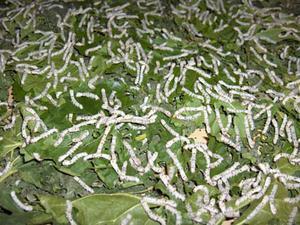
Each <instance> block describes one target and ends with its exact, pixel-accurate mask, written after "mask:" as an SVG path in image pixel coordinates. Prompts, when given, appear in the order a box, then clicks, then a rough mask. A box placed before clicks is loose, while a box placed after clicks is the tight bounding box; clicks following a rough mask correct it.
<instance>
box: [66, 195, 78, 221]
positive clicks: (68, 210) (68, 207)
mask: <svg viewBox="0 0 300 225" xmlns="http://www.w3.org/2000/svg"><path fill="white" fill-rule="evenodd" d="M72 208H73V205H72V202H71V201H70V200H67V201H66V217H67V220H68V221H69V223H70V225H77V223H76V222H75V220H74V219H73V216H72Z"/></svg>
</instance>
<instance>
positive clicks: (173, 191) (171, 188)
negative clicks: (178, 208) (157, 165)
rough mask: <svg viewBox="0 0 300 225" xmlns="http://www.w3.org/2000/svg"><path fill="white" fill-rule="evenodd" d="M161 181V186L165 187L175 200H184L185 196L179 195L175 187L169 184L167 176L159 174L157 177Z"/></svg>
mask: <svg viewBox="0 0 300 225" xmlns="http://www.w3.org/2000/svg"><path fill="white" fill-rule="evenodd" d="M159 177H160V179H161V181H162V182H163V184H164V185H165V186H166V188H167V189H168V191H169V192H170V194H171V195H173V196H174V197H175V198H177V199H180V200H181V201H184V200H185V195H184V194H181V193H179V192H178V191H177V190H176V188H175V187H173V186H172V185H171V184H170V183H169V178H168V176H167V175H164V174H162V173H161V174H160V175H159Z"/></svg>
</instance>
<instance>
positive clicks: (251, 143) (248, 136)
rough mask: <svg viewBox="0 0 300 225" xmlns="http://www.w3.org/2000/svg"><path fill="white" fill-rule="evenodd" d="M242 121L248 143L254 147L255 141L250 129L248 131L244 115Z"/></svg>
mask: <svg viewBox="0 0 300 225" xmlns="http://www.w3.org/2000/svg"><path fill="white" fill-rule="evenodd" d="M244 123H245V131H246V136H247V140H248V144H249V146H250V147H251V148H254V145H255V142H254V141H253V139H252V137H251V131H250V128H249V123H248V119H247V117H246V116H245V117H244Z"/></svg>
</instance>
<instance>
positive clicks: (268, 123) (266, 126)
mask: <svg viewBox="0 0 300 225" xmlns="http://www.w3.org/2000/svg"><path fill="white" fill-rule="evenodd" d="M267 116H268V118H267V121H266V123H265V126H264V129H263V131H262V133H263V134H266V133H267V132H268V129H269V126H270V124H271V121H272V113H271V111H270V110H268V111H267Z"/></svg>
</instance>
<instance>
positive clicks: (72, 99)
mask: <svg viewBox="0 0 300 225" xmlns="http://www.w3.org/2000/svg"><path fill="white" fill-rule="evenodd" d="M69 93H70V97H71V102H72V103H73V105H74V106H76V107H77V108H79V109H83V105H81V104H80V103H79V102H78V101H77V100H76V98H75V96H74V91H73V90H70V91H69Z"/></svg>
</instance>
